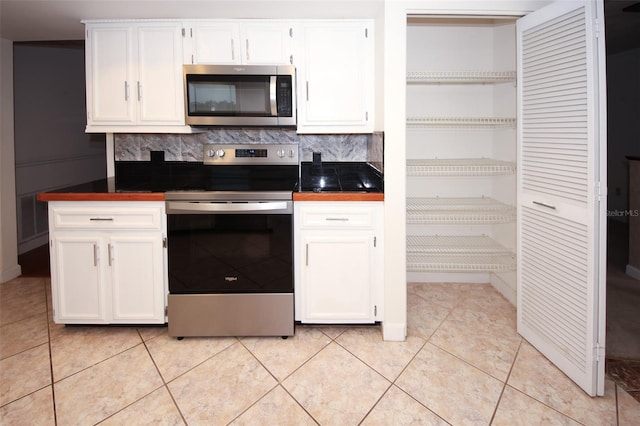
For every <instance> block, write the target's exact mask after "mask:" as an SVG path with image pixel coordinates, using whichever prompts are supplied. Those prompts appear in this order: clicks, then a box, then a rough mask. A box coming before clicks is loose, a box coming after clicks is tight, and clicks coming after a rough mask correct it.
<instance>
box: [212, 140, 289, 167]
mask: <svg viewBox="0 0 640 426" xmlns="http://www.w3.org/2000/svg"><path fill="white" fill-rule="evenodd" d="M203 150H204V152H203V158H204V160H203V162H204V164H221V165H248V164H255V165H266V164H268V165H275V164H287V165H295V164H298V145H295V144H240V145H238V144H206V145H204V146H203Z"/></svg>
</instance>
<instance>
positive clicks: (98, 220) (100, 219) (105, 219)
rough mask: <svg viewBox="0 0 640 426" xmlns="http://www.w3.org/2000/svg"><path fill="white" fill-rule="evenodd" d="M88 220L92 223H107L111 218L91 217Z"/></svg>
mask: <svg viewBox="0 0 640 426" xmlns="http://www.w3.org/2000/svg"><path fill="white" fill-rule="evenodd" d="M89 220H91V221H94V222H109V221H113V218H112V217H91V218H89Z"/></svg>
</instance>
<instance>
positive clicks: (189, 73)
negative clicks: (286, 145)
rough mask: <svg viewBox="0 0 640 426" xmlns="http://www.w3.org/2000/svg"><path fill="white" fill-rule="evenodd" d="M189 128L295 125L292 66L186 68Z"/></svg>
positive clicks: (186, 110)
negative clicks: (193, 126)
mask: <svg viewBox="0 0 640 426" xmlns="http://www.w3.org/2000/svg"><path fill="white" fill-rule="evenodd" d="M183 71H184V93H185V113H186V124H189V125H195V126H281V127H291V126H295V125H296V96H295V87H296V70H295V67H293V66H291V65H273V66H270V65H269V66H268V65H184V68H183Z"/></svg>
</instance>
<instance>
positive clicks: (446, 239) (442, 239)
mask: <svg viewBox="0 0 640 426" xmlns="http://www.w3.org/2000/svg"><path fill="white" fill-rule="evenodd" d="M407 253H412V254H430V255H464V256H471V255H501V256H512V255H513V253H512V252H510V251H509V250H508V249H506V248H505V247H503V246H501V245H500V244H498V243H497V242H495V241H494V240H493V239H492V238H491V237H489V236H487V235H468V236H452V235H407Z"/></svg>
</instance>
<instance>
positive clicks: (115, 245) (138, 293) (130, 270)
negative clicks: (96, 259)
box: [108, 233, 164, 324]
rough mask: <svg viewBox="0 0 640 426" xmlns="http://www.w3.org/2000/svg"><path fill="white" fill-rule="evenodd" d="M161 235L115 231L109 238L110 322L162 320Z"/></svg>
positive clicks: (138, 322) (150, 321) (140, 322)
mask: <svg viewBox="0 0 640 426" xmlns="http://www.w3.org/2000/svg"><path fill="white" fill-rule="evenodd" d="M162 255H163V253H162V238H161V235H159V234H142V233H118V234H113V235H112V236H111V238H110V241H109V250H108V256H109V259H108V265H109V272H110V276H111V300H112V303H111V313H112V322H114V323H135V324H142V323H158V322H162V321H163V319H164V294H163V288H164V285H163V276H162V270H163V269H162Z"/></svg>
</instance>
